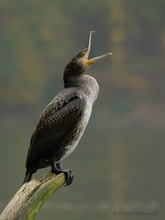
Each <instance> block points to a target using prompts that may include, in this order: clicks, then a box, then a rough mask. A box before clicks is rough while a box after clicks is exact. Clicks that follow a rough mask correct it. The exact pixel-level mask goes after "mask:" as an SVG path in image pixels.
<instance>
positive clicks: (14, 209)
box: [0, 172, 65, 220]
mask: <svg viewBox="0 0 165 220" xmlns="http://www.w3.org/2000/svg"><path fill="white" fill-rule="evenodd" d="M64 184H65V175H64V174H63V173H61V174H59V175H57V176H56V175H55V174H52V173H51V172H50V173H48V174H47V175H46V176H44V177H43V179H41V180H40V181H37V180H31V181H30V182H28V183H25V184H24V185H23V186H22V187H21V188H20V189H19V190H18V191H17V193H16V194H15V195H14V197H13V198H12V200H11V201H10V202H9V203H8V205H7V206H6V208H5V209H4V210H3V212H2V214H1V215H0V220H33V219H34V217H35V216H36V214H37V212H38V211H39V209H40V208H41V206H42V205H43V204H44V203H45V202H46V200H47V199H48V198H49V196H51V195H52V194H53V193H54V192H55V191H56V190H57V189H58V188H59V187H61V186H63V185H64Z"/></svg>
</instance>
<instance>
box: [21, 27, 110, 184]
mask: <svg viewBox="0 0 165 220" xmlns="http://www.w3.org/2000/svg"><path fill="white" fill-rule="evenodd" d="M93 32H94V31H91V32H90V35H89V41H88V47H87V48H86V49H84V50H82V51H80V52H78V53H77V55H75V56H74V57H73V59H72V60H71V62H70V63H68V64H67V66H66V67H65V69H64V75H63V80H64V87H65V89H64V90H63V91H61V92H60V93H59V94H58V95H57V96H55V98H54V99H53V100H52V101H51V102H50V103H49V104H48V105H47V106H46V108H45V109H44V111H43V112H42V114H41V116H40V119H39V122H38V123H37V125H36V128H35V130H34V132H33V134H32V137H31V141H30V147H29V150H28V154H27V160H26V175H25V179H24V183H25V182H28V181H30V180H31V177H32V174H33V173H35V172H36V171H37V170H38V169H41V168H44V167H48V166H51V171H52V173H56V174H59V173H64V174H65V177H66V185H69V184H71V183H72V180H73V177H74V175H73V174H72V172H71V170H69V169H62V167H61V160H63V159H64V158H66V157H67V156H68V155H69V154H70V153H72V151H73V150H74V149H75V147H76V146H77V144H78V142H79V140H80V138H81V137H82V135H83V133H84V130H85V128H86V126H87V124H88V121H89V118H90V115H91V111H92V106H93V103H94V102H95V100H96V98H97V95H98V92H99V86H98V84H97V81H96V80H95V79H94V78H93V77H91V76H89V75H83V73H84V72H85V71H86V70H87V69H88V68H89V67H90V66H92V65H93V64H95V63H96V62H97V61H98V60H100V59H102V58H104V57H106V56H108V55H110V54H111V53H107V54H104V55H102V56H99V57H95V58H93V59H88V56H89V53H90V47H91V36H92V33H93Z"/></svg>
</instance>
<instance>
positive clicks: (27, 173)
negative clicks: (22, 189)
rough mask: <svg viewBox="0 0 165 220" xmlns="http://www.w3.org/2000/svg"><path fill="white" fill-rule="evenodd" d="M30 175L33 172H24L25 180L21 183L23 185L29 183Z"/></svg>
mask: <svg viewBox="0 0 165 220" xmlns="http://www.w3.org/2000/svg"><path fill="white" fill-rule="evenodd" d="M32 174H33V172H32V171H28V172H27V171H26V175H25V178H24V181H23V184H24V183H26V182H29V181H30V180H31V178H32Z"/></svg>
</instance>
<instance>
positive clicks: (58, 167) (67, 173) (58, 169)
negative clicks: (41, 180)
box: [52, 163, 74, 186]
mask: <svg viewBox="0 0 165 220" xmlns="http://www.w3.org/2000/svg"><path fill="white" fill-rule="evenodd" d="M52 173H56V174H57V175H58V174H60V173H64V175H65V178H66V184H65V186H68V185H70V184H71V183H72V182H73V179H74V174H73V173H72V171H71V170H70V169H62V167H61V164H60V163H57V164H54V166H53V167H52Z"/></svg>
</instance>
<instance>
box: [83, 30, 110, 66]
mask: <svg viewBox="0 0 165 220" xmlns="http://www.w3.org/2000/svg"><path fill="white" fill-rule="evenodd" d="M93 33H95V32H94V31H91V32H90V34H89V40H88V47H87V49H86V53H85V55H84V58H85V63H86V64H87V65H88V66H92V65H93V64H95V63H96V62H97V61H99V60H101V59H103V58H105V57H107V56H109V55H112V53H106V54H104V55H101V56H98V57H94V58H92V59H88V57H89V53H90V49H91V39H92V34H93Z"/></svg>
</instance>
